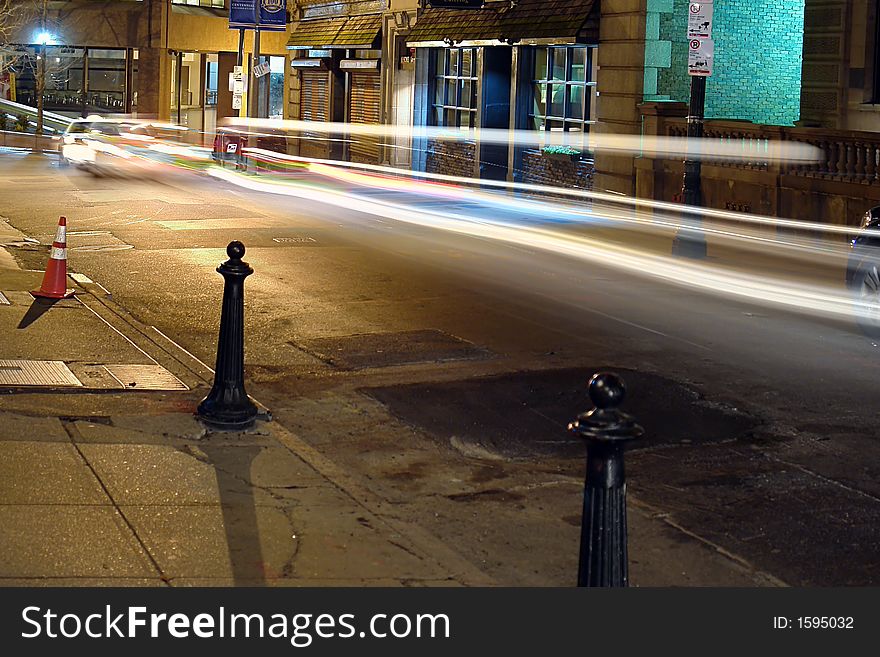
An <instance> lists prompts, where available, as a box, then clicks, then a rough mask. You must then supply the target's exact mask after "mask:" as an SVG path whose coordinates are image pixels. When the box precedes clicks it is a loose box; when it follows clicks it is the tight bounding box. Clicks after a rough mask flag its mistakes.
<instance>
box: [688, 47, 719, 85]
mask: <svg viewBox="0 0 880 657" xmlns="http://www.w3.org/2000/svg"><path fill="white" fill-rule="evenodd" d="M714 59H715V42H714V41H712V39H690V40H689V41H688V75H699V76H703V77H708V76H710V75H712V60H714Z"/></svg>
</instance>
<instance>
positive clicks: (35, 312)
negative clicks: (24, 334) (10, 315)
mask: <svg viewBox="0 0 880 657" xmlns="http://www.w3.org/2000/svg"><path fill="white" fill-rule="evenodd" d="M59 301H61V299H45V298H43V297H36V298H34V302H33V303H32V304H31V307H30V308H28V311H27V312H26V313H25V314H24V317H22V318H21V321H20V322H19V323H18V327H17V328H20V329H24V328H27V327H28V326H30V325H31V324H33V323H34V322H36V321H37V320H38V319H39V318H40V317H42V315H43V313H45V312H47V311H48V310H49V309H51V308H52V306H54V305H55V304H56V303H58V302H59Z"/></svg>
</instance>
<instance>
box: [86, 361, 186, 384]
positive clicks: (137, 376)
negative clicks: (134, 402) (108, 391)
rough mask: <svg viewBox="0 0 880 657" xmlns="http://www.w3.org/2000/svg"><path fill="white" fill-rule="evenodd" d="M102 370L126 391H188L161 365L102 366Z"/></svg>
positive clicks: (181, 382)
mask: <svg viewBox="0 0 880 657" xmlns="http://www.w3.org/2000/svg"><path fill="white" fill-rule="evenodd" d="M104 369H105V370H107V372H108V373H109V374H110V376H112V377H113V378H114V379H116V380H117V381H119V385H121V386H122V387H123V388H125V389H126V390H189V388H188V387H187V385H186V384H185V383H184V382H183V381H181V380H180V379H178V378H177V377H176V376H174V375H173V374H172V373H171V372H169V371H168V370H166V369H165V368H164V367H162V366H161V365H104Z"/></svg>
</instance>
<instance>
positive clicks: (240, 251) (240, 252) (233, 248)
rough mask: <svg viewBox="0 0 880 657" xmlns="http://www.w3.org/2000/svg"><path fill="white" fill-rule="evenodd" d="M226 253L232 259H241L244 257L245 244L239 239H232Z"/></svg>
mask: <svg viewBox="0 0 880 657" xmlns="http://www.w3.org/2000/svg"><path fill="white" fill-rule="evenodd" d="M226 255H228V256H229V258H230V259H231V260H241V259H242V258H243V257H244V244H242V243H241V242H239V241H238V240H232V241H231V242H230V243H229V245H228V246H227V247H226Z"/></svg>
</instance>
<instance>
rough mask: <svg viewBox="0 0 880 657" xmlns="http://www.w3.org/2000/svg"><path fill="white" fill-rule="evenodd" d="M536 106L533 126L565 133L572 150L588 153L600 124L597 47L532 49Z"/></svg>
mask: <svg viewBox="0 0 880 657" xmlns="http://www.w3.org/2000/svg"><path fill="white" fill-rule="evenodd" d="M531 50H532V105H531V108H530V112H529V127H530V128H533V129H535V130H539V131H543V132H545V133H555V132H563V133H567V134H566V135H565V140H564V141H565V144H567V145H569V146H570V147H571V150H572V151H580V152H584V151H586V147H585V143H586V135H587V134H588V133H589V131H590V125H592V124H593V123H595V122H596V120H595V116H596V75H595V71H596V47H595V46H548V47H536V48H532V49H531Z"/></svg>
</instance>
